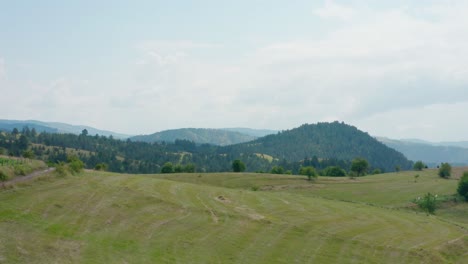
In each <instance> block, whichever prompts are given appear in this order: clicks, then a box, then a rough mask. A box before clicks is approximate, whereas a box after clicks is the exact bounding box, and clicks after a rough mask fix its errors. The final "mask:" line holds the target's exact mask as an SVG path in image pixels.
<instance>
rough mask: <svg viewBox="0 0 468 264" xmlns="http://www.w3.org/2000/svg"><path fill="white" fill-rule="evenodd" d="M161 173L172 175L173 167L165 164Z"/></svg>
mask: <svg viewBox="0 0 468 264" xmlns="http://www.w3.org/2000/svg"><path fill="white" fill-rule="evenodd" d="M161 173H174V166H173V165H172V163H171V162H166V163H164V165H163V166H162V168H161Z"/></svg>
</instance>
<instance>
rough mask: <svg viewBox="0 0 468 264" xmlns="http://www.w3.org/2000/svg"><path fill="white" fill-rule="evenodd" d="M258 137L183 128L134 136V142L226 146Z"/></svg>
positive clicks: (220, 130)
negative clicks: (182, 142)
mask: <svg viewBox="0 0 468 264" xmlns="http://www.w3.org/2000/svg"><path fill="white" fill-rule="evenodd" d="M255 138H256V137H255V136H251V135H247V134H243V133H240V132H237V131H229V130H225V129H210V128H181V129H171V130H164V131H161V132H157V133H154V134H151V135H141V136H134V137H131V138H130V139H131V140H132V141H142V142H149V143H152V142H162V141H165V142H175V141H176V139H182V140H189V141H193V142H195V143H197V144H212V145H219V146H226V145H232V144H237V143H241V142H247V141H251V140H254V139H255Z"/></svg>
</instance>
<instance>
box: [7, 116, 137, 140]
mask: <svg viewBox="0 0 468 264" xmlns="http://www.w3.org/2000/svg"><path fill="white" fill-rule="evenodd" d="M24 127H28V128H29V129H33V128H34V129H35V130H36V131H37V132H48V133H71V134H76V135H79V134H81V132H82V131H83V130H84V129H86V130H88V134H89V135H96V134H98V135H101V136H106V137H108V136H113V137H114V138H118V139H125V138H128V137H130V136H129V135H125V134H121V133H116V132H112V131H108V130H101V129H97V128H94V127H90V126H82V125H70V124H66V123H58V122H42V121H37V120H5V119H0V130H6V131H11V130H13V129H14V128H17V129H19V130H21V129H23V128H24Z"/></svg>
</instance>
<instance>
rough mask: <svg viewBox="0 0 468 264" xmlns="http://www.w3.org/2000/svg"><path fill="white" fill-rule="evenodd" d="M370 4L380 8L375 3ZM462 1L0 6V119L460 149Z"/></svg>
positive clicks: (466, 26)
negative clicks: (302, 135) (256, 132)
mask: <svg viewBox="0 0 468 264" xmlns="http://www.w3.org/2000/svg"><path fill="white" fill-rule="evenodd" d="M382 2H389V3H385V4H383V3H382ZM467 14H468V1H272V0H257V1H255V0H248V1H240V0H236V1H220V0H211V1H208V0H197V1H195V0H194V1H188V0H187V1H157V0H148V1H115V0H114V1H94V0H93V1H84V0H79V1H78V0H77V1H72V0H70V1H61V0H56V1H46V0H42V1H35V0H34V1H33V0H31V1H25V0H18V1H9V0H0V91H1V93H2V97H1V102H0V119H20V120H23V119H36V120H42V121H58V122H66V123H71V124H83V125H90V126H94V127H97V128H101V129H108V130H114V131H116V132H121V133H130V134H142V133H153V132H156V131H160V130H164V129H171V128H181V127H213V128H221V127H252V128H270V129H289V128H294V127H297V126H299V125H301V124H303V123H316V122H319V121H334V120H339V121H344V122H346V123H349V124H352V125H355V126H357V127H358V128H360V129H362V130H364V131H367V132H369V133H370V134H372V135H378V136H387V137H391V138H421V139H427V140H468V122H466V121H467V120H468V16H467Z"/></svg>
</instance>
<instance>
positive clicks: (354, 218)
mask: <svg viewBox="0 0 468 264" xmlns="http://www.w3.org/2000/svg"><path fill="white" fill-rule="evenodd" d="M413 174H414V173H412V172H408V173H399V174H392V175H375V176H368V177H364V178H359V179H358V180H350V179H336V178H327V177H320V178H319V180H318V181H317V182H314V183H310V182H308V181H306V180H305V179H304V178H303V177H298V176H285V175H266V174H232V173H228V174H226V173H222V174H219V173H217V174H195V175H194V174H191V175H190V174H175V175H123V174H112V173H104V172H92V171H90V172H85V173H83V174H81V175H79V176H67V177H65V178H57V177H55V176H50V177H49V178H43V179H42V180H39V181H36V182H32V183H29V184H22V185H20V186H18V187H16V188H14V189H11V190H5V189H3V190H0V200H1V201H2V203H0V242H1V247H0V260H1V262H5V263H464V261H465V260H466V257H467V253H466V252H467V250H468V233H467V230H466V228H467V226H468V223H467V217H468V215H466V212H467V211H468V210H466V209H467V207H466V204H460V205H458V206H451V207H449V208H442V209H440V210H439V211H436V215H435V216H432V215H431V216H428V215H426V214H425V213H422V212H420V211H419V210H418V209H413V207H412V203H411V200H412V199H414V198H416V197H417V196H420V195H423V194H424V193H426V192H428V191H433V190H434V189H437V193H438V194H439V195H449V194H452V193H453V191H454V187H455V184H456V182H455V181H450V180H444V181H440V180H439V179H438V176H437V175H436V172H435V171H425V172H424V173H422V174H421V177H420V178H419V181H418V182H417V183H413V182H412V181H413ZM409 182H410V183H409ZM252 186H257V187H258V191H252V189H251V188H252ZM387 187H388V188H387ZM369 190H371V192H369ZM377 190H380V191H377ZM395 190H398V191H397V193H399V192H401V191H402V194H403V195H395Z"/></svg>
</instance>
